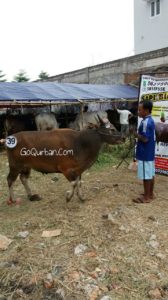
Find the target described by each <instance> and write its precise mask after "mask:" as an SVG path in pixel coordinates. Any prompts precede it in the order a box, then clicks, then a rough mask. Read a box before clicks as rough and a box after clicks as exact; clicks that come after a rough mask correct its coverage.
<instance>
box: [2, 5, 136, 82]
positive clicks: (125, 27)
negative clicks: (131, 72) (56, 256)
mask: <svg viewBox="0 0 168 300" xmlns="http://www.w3.org/2000/svg"><path fill="white" fill-rule="evenodd" d="M133 51H134V42H133V0H0V70H2V71H3V73H4V74H6V79H7V80H8V81H12V80H13V77H14V76H15V75H16V74H18V72H19V71H20V70H25V71H26V73H27V75H28V77H29V78H30V80H35V79H37V78H38V75H39V74H40V72H41V71H42V70H43V71H45V72H47V73H48V74H49V75H50V76H54V75H57V74H61V73H64V72H69V71H73V70H77V69H80V68H84V67H88V66H93V65H95V64H99V63H103V62H107V61H112V60H115V59H119V58H122V57H127V56H130V55H133Z"/></svg>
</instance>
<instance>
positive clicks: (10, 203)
mask: <svg viewBox="0 0 168 300" xmlns="http://www.w3.org/2000/svg"><path fill="white" fill-rule="evenodd" d="M6 203H7V205H14V204H16V202H15V201H13V200H12V199H8V200H7V201H6Z"/></svg>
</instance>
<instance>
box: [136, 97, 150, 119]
mask: <svg viewBox="0 0 168 300" xmlns="http://www.w3.org/2000/svg"><path fill="white" fill-rule="evenodd" d="M152 108H153V103H152V102H151V101H148V100H143V101H141V102H140V103H139V107H138V116H139V117H140V118H145V117H146V116H148V115H150V114H151V112H152Z"/></svg>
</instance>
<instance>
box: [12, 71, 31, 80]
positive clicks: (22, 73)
mask: <svg viewBox="0 0 168 300" xmlns="http://www.w3.org/2000/svg"><path fill="white" fill-rule="evenodd" d="M29 80H30V78H29V77H28V76H27V74H26V72H25V71H24V70H20V71H19V73H18V74H17V75H16V76H14V81H16V82H24V81H29Z"/></svg>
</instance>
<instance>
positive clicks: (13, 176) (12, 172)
mask: <svg viewBox="0 0 168 300" xmlns="http://www.w3.org/2000/svg"><path fill="white" fill-rule="evenodd" d="M18 174H19V172H18V171H16V170H12V169H10V171H9V174H8V176H7V182H8V187H9V199H8V200H7V204H8V205H12V204H14V203H16V201H15V200H14V193H13V185H14V182H15V181H16V179H17V177H18Z"/></svg>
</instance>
